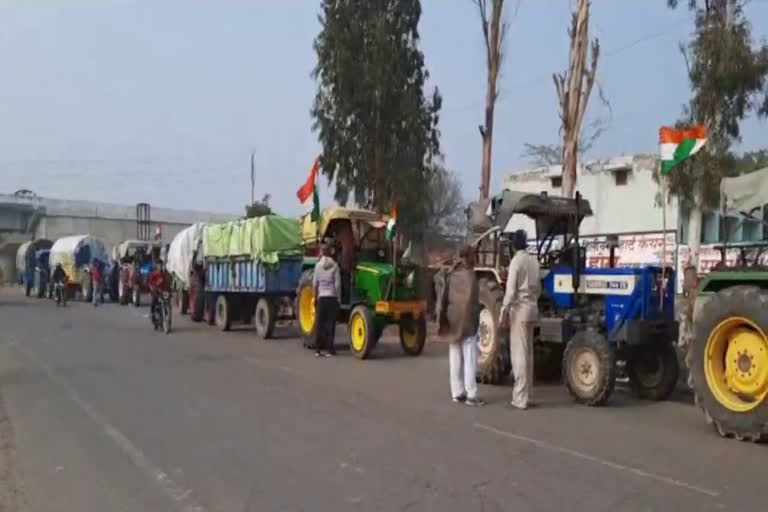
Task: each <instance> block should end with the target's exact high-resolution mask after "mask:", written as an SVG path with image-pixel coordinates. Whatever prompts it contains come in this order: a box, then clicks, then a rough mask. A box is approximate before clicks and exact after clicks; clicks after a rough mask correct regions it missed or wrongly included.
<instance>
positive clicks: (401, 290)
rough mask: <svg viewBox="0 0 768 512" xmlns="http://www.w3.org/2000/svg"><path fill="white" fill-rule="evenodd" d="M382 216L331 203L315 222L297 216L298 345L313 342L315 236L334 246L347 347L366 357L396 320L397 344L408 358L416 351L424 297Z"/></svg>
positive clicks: (423, 329) (423, 331)
mask: <svg viewBox="0 0 768 512" xmlns="http://www.w3.org/2000/svg"><path fill="white" fill-rule="evenodd" d="M387 220H388V219H387V218H386V217H385V216H381V215H378V214H376V213H374V212H371V211H367V210H358V209H350V208H340V207H332V208H327V209H325V210H323V212H322V214H321V215H320V219H319V221H318V222H314V221H312V220H311V218H310V217H309V216H306V217H304V219H303V220H302V232H303V237H304V246H305V258H304V264H303V268H304V271H303V273H302V276H301V280H300V281H299V286H298V289H297V290H296V317H297V320H298V325H299V331H300V332H301V336H302V338H303V340H304V346H305V347H307V348H314V347H315V343H316V330H317V329H316V327H317V324H316V318H315V296H314V291H313V289H312V277H313V274H314V267H315V263H316V262H317V254H318V244H317V242H318V241H320V240H325V241H328V242H330V243H331V245H332V246H333V247H334V248H335V253H336V257H335V259H336V260H337V262H338V263H339V266H340V267H341V274H342V298H341V308H340V311H339V322H343V323H347V325H348V331H349V346H350V349H351V350H352V353H354V355H355V356H356V357H357V358H359V359H367V358H368V357H369V356H370V355H371V353H372V352H373V350H374V348H375V347H376V344H377V342H378V341H379V338H380V337H381V334H382V332H383V330H384V327H386V326H387V325H388V324H398V325H399V329H400V345H401V347H402V349H403V351H404V352H405V353H406V354H408V355H411V356H417V355H419V354H421V351H422V350H423V349H424V342H425V340H426V336H427V321H426V309H427V305H426V300H424V299H423V298H422V297H420V295H421V294H420V293H419V290H420V288H419V282H418V281H419V279H418V274H419V272H418V268H417V267H416V266H415V265H413V264H410V263H406V262H405V261H403V258H402V255H400V254H396V251H395V246H394V244H393V243H392V242H390V241H387V240H386V237H385V228H386V222H387Z"/></svg>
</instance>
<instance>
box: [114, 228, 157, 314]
mask: <svg viewBox="0 0 768 512" xmlns="http://www.w3.org/2000/svg"><path fill="white" fill-rule="evenodd" d="M161 247H162V245H161V243H160V242H150V241H145V240H125V241H123V242H121V243H120V245H118V246H117V251H116V256H117V260H118V262H119V265H120V268H119V277H118V283H117V297H118V301H119V303H120V304H121V305H123V306H124V305H126V304H128V303H129V302H130V303H132V304H133V305H134V306H136V307H138V306H140V305H141V295H142V294H144V293H148V292H149V289H148V288H147V279H149V275H150V274H151V273H152V270H154V268H155V265H156V262H157V261H159V260H160V252H161Z"/></svg>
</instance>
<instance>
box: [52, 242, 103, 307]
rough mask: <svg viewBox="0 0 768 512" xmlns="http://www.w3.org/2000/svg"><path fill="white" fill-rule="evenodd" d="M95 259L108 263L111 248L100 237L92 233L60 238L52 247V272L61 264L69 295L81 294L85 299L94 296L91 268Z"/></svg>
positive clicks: (90, 298) (87, 299) (72, 296)
mask: <svg viewBox="0 0 768 512" xmlns="http://www.w3.org/2000/svg"><path fill="white" fill-rule="evenodd" d="M94 260H96V261H100V262H102V263H105V264H106V263H108V262H109V261H110V258H109V249H108V247H107V245H106V244H105V243H104V241H102V240H101V239H99V238H96V237H93V236H91V235H75V236H65V237H63V238H59V239H58V240H56V242H54V244H53V246H52V247H51V254H50V258H49V265H50V268H51V272H53V269H55V268H56V265H58V264H61V266H62V268H63V269H64V272H66V274H67V277H68V278H69V281H68V283H67V295H68V297H71V298H74V297H77V296H79V297H80V298H81V299H83V300H85V301H90V300H92V298H93V295H92V294H93V287H92V286H91V277H90V274H89V269H90V265H91V262H93V261H94Z"/></svg>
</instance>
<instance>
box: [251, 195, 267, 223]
mask: <svg viewBox="0 0 768 512" xmlns="http://www.w3.org/2000/svg"><path fill="white" fill-rule="evenodd" d="M271 199H272V195H271V194H264V196H263V197H262V198H261V200H258V201H254V202H253V204H252V205H250V206H246V207H245V216H246V217H247V218H249V219H252V218H254V217H263V216H265V215H272V213H273V212H272V207H270V206H269V201H270V200H271Z"/></svg>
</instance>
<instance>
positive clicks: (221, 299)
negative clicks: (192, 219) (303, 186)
mask: <svg viewBox="0 0 768 512" xmlns="http://www.w3.org/2000/svg"><path fill="white" fill-rule="evenodd" d="M201 243H202V249H203V250H202V256H203V264H204V272H203V273H202V276H200V277H202V278H203V279H204V283H205V286H204V290H205V319H206V321H207V322H208V324H209V325H213V324H216V325H217V326H218V327H219V328H220V329H222V330H225V331H226V330H228V329H229V328H230V326H231V325H232V324H233V323H234V322H237V321H239V322H241V323H244V324H250V323H253V325H254V327H255V329H256V334H257V335H258V336H259V337H261V338H270V337H271V336H272V334H273V331H274V328H275V324H276V322H277V321H278V320H281V319H289V318H293V317H294V316H295V315H294V311H293V302H294V299H295V297H296V289H297V287H298V284H299V278H300V277H301V271H302V268H301V267H302V252H301V231H300V228H299V221H298V219H295V218H289V217H280V216H276V215H267V216H264V217H258V218H254V219H247V220H240V221H233V222H227V223H224V224H209V225H207V226H206V227H205V228H204V230H203V236H202V240H201ZM199 254H200V251H198V255H199Z"/></svg>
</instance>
